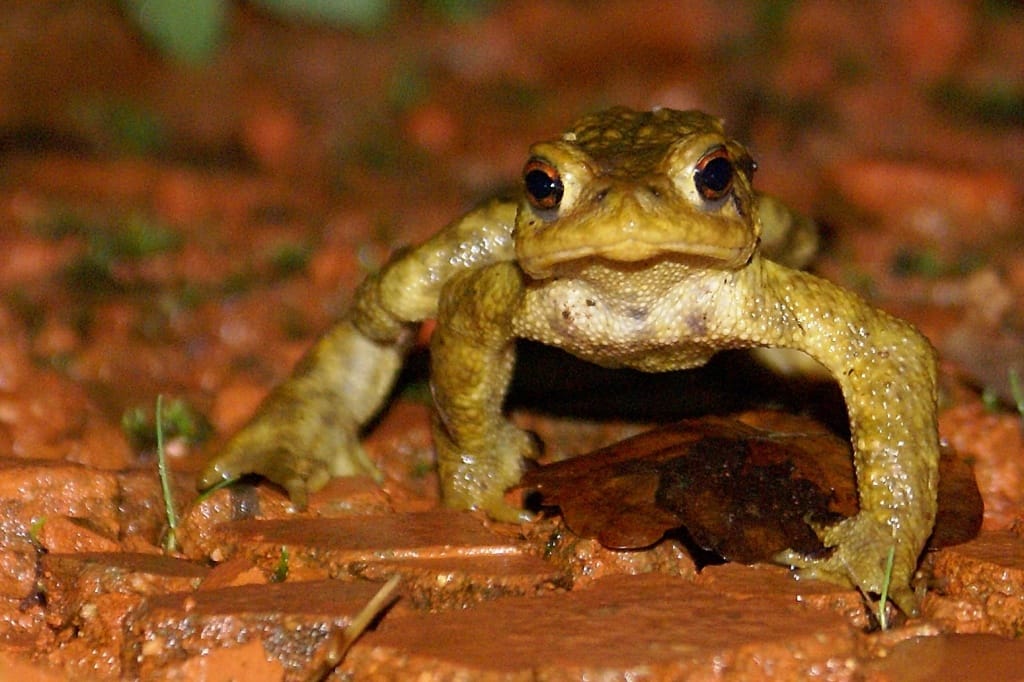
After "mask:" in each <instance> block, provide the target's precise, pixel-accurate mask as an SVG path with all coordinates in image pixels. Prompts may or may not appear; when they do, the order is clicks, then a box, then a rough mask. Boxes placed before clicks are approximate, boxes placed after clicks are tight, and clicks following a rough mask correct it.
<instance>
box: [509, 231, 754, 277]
mask: <svg viewBox="0 0 1024 682" xmlns="http://www.w3.org/2000/svg"><path fill="white" fill-rule="evenodd" d="M530 251H531V249H529V248H521V249H520V252H519V266H520V267H521V268H522V269H523V271H524V272H525V273H526V274H528V275H530V276H531V277H533V278H536V279H542V278H545V277H550V276H551V275H553V274H554V273H555V271H557V270H559V269H560V268H559V266H563V265H572V264H575V263H579V262H583V261H588V260H591V261H592V260H602V261H610V262H612V263H623V264H632V263H643V262H647V261H656V260H662V259H671V260H685V261H692V262H693V263H694V264H697V263H699V264H701V265H703V266H704V267H709V268H723V269H726V268H731V267H737V266H739V265H742V264H743V263H745V262H746V261H747V260H749V258H750V254H751V253H752V252H753V248H752V247H751V246H748V245H743V246H732V247H727V246H720V245H714V244H700V243H696V244H695V243H692V242H650V241H644V240H640V239H634V238H630V239H622V240H619V241H616V242H612V243H610V244H601V245H595V244H589V245H586V246H578V247H574V248H567V249H558V250H555V251H550V252H544V253H530Z"/></svg>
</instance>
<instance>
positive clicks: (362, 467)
mask: <svg viewBox="0 0 1024 682" xmlns="http://www.w3.org/2000/svg"><path fill="white" fill-rule="evenodd" d="M268 407H269V408H270V409H267V410H263V411H261V412H260V413H259V415H258V416H257V417H256V418H255V419H254V420H253V421H252V422H251V423H250V424H249V425H248V426H246V427H245V428H244V429H243V430H242V431H240V432H239V433H238V434H236V435H235V436H234V437H233V438H232V439H231V440H230V441H229V442H228V444H227V445H226V446H225V448H224V450H222V451H221V452H220V453H219V454H218V455H216V456H215V457H214V458H213V459H212V460H211V461H210V462H209V463H208V464H207V465H206V468H205V469H204V470H203V471H202V473H201V474H200V476H199V480H198V486H199V488H200V489H201V490H205V489H207V488H210V487H212V486H214V485H216V484H218V483H221V482H223V481H231V480H234V479H237V478H241V477H242V476H245V475H247V474H258V475H260V476H263V477H265V478H267V479H269V480H271V481H273V482H274V483H276V484H278V485H280V486H281V487H283V488H284V489H285V491H287V493H288V497H289V498H291V501H292V503H293V504H294V505H295V506H296V507H297V508H299V509H304V508H305V506H306V503H307V501H308V498H309V495H310V493H313V492H316V491H317V490H319V489H320V488H322V487H323V486H324V485H325V484H326V483H327V481H328V480H329V479H330V478H331V477H332V476H352V475H356V474H369V475H371V476H373V477H374V478H377V479H379V472H378V470H377V468H376V466H375V465H374V464H373V462H372V461H370V459H369V458H368V457H367V456H366V453H365V452H364V451H363V448H362V446H361V445H360V444H359V440H358V438H357V436H356V432H355V431H356V429H355V426H354V425H352V423H351V422H348V421H347V420H343V419H341V418H340V416H339V415H338V414H336V413H335V414H331V415H327V416H329V418H325V419H315V418H311V417H310V415H309V414H308V412H307V413H306V414H305V415H304V416H303V418H301V419H299V420H295V419H294V418H293V417H294V416H295V413H294V412H293V411H291V410H280V409H274V408H275V407H280V403H279V402H278V404H276V405H275V404H274V403H273V402H271V404H270V405H268Z"/></svg>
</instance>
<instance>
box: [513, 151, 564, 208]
mask: <svg viewBox="0 0 1024 682" xmlns="http://www.w3.org/2000/svg"><path fill="white" fill-rule="evenodd" d="M523 185H524V186H525V188H526V198H527V199H529V200H530V203H531V204H532V205H533V207H534V208H536V209H540V210H542V211H548V210H551V209H553V208H558V204H560V203H561V201H562V195H563V194H564V193H565V187H564V186H563V185H562V177H561V175H559V173H558V169H557V168H555V167H554V166H552V165H551V164H550V163H548V162H547V161H544V160H543V159H530V160H529V161H527V162H526V166H525V167H524V168H523Z"/></svg>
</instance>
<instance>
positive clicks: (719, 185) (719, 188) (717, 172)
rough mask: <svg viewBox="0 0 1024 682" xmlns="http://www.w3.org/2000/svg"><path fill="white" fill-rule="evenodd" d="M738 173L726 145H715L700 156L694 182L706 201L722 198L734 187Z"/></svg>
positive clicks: (694, 173) (695, 169) (694, 172)
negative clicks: (734, 179) (733, 183)
mask: <svg viewBox="0 0 1024 682" xmlns="http://www.w3.org/2000/svg"><path fill="white" fill-rule="evenodd" d="M735 174H736V169H735V168H734V167H733V164H732V159H730V158H729V152H727V151H726V150H725V147H715V148H714V149H712V150H711V151H709V152H708V153H707V154H705V155H704V156H702V157H701V158H700V161H698V162H697V166H696V167H695V168H694V171H693V182H694V184H695V185H696V186H697V191H698V192H699V193H700V195H701V197H703V198H704V199H705V200H706V201H716V200H718V199H721V198H722V197H724V196H725V195H726V194H728V193H729V190H731V189H732V180H733V177H734V176H735Z"/></svg>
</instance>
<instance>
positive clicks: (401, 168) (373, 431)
mask: <svg viewBox="0 0 1024 682" xmlns="http://www.w3.org/2000/svg"><path fill="white" fill-rule="evenodd" d="M126 4H130V3H126ZM261 6H262V3H231V4H229V5H227V14H226V16H225V18H224V19H225V25H224V29H225V30H224V32H223V35H222V36H221V40H220V43H219V44H217V45H215V49H214V50H213V51H212V52H210V53H209V54H207V55H206V56H205V57H204V58H196V59H195V60H193V61H189V62H187V61H183V60H182V59H181V58H180V57H176V56H174V55H173V54H171V53H169V52H167V51H161V50H160V49H158V46H156V45H155V44H153V43H150V42H147V40H146V38H145V37H144V36H143V34H142V33H141V32H140V30H139V29H138V28H137V27H136V26H135V25H133V23H132V22H131V21H130V20H129V17H128V16H127V15H126V14H122V12H121V11H119V9H118V7H119V4H118V3H114V2H109V1H108V0H72V1H70V2H69V1H67V0H61V1H57V0H12V1H10V2H7V3H6V4H5V8H4V15H5V18H4V21H3V22H2V26H0V46H2V48H0V510H2V513H0V677H3V678H4V679H8V678H13V677H14V676H15V675H18V676H25V678H26V679H44V680H49V679H53V680H58V679H76V680H112V679H147V680H148V679H211V680H227V679H267V680H273V679H288V680H293V679H315V678H316V677H317V676H319V677H322V678H327V679H338V680H341V679H385V680H386V679H410V678H415V679H487V680H532V679H545V680H573V679H581V678H587V679H636V678H644V679H718V678H723V679H769V678H770V679H800V678H807V677H810V678H820V679H836V680H845V679H863V680H931V679H943V678H945V679H975V680H988V679H991V680H1007V679H1014V678H1020V677H1021V675H1022V673H1021V671H1022V670H1024V640H1022V635H1024V439H1022V419H1024V416H1022V413H1024V364H1022V363H1024V248H1022V246H1024V156H1022V155H1021V154H1020V150H1021V149H1024V80H1022V78H1024V76H1022V72H1021V70H1020V68H1019V67H1020V65H1021V64H1022V63H1024V10H1022V9H1021V6H1020V4H1019V3H1015V2H1001V1H999V0H989V1H985V2H974V3H968V2H953V1H952V0H939V1H936V0H929V1H927V2H925V1H916V0H915V1H912V2H904V3H881V2H879V3H867V5H864V4H851V3H845V2H839V1H835V2H830V1H827V0H822V1H820V2H811V1H805V2H756V3H751V2H704V1H701V0H698V1H696V2H687V3H678V4H677V5H673V6H671V7H670V6H668V5H666V4H665V3H654V2H646V1H640V2H626V3H623V2H596V1H595V2H587V3H580V2H571V1H569V0H559V1H556V2H534V1H530V2H516V3H507V2H484V3H441V2H422V3H392V11H391V13H390V14H389V15H388V16H386V17H384V19H383V23H381V24H379V25H377V26H376V27H363V28H358V29H357V28H352V27H347V28H346V27H341V28H339V27H333V26H327V25H325V24H323V23H319V22H317V21H314V20H309V19H302V18H298V17H295V16H288V17H280V16H275V15H272V14H269V13H267V12H266V11H264V10H262V9H261V8H260V7H261ZM165 48H166V45H165ZM612 104H624V105H629V106H632V107H634V108H650V107H654V106H669V107H673V108H682V109H685V108H700V109H704V110H707V111H710V112H713V113H715V114H717V115H719V116H721V117H723V118H724V119H725V120H726V121H727V124H728V127H729V128H730V130H731V131H732V132H733V133H734V134H735V135H736V136H737V137H738V138H740V139H741V140H743V141H744V142H746V143H747V144H748V145H749V146H750V148H751V149H752V150H753V152H754V155H755V157H756V158H757V161H758V172H757V184H758V186H759V187H760V188H761V189H764V190H767V191H770V192H773V193H775V194H777V195H779V196H781V197H782V198H784V199H785V200H786V201H787V202H789V203H790V204H792V205H793V206H794V207H796V208H798V209H800V210H802V211H804V212H806V213H807V214H809V215H811V216H813V217H814V218H815V219H816V220H817V221H818V222H819V224H820V225H821V226H822V229H823V236H824V239H823V245H822V253H821V255H820V257H819V258H818V259H817V260H816V261H815V262H814V264H813V266H812V267H813V269H814V270H815V271H816V272H818V273H819V274H821V275H822V276H825V277H828V278H830V279H832V280H834V281H836V282H838V283H840V284H842V285H844V286H846V287H849V288H851V289H854V290H856V291H858V292H859V293H861V294H862V295H863V296H865V297H866V298H868V299H869V300H871V301H872V302H873V303H875V304H876V305H878V306H879V307H881V308H884V309H886V310H888V311H890V312H892V313H894V314H897V315H899V316H902V317H905V318H906V319H909V320H911V321H912V322H914V323H915V324H916V325H918V326H919V328H920V329H921V330H922V331H923V332H924V333H925V334H926V335H927V336H928V337H929V338H930V339H931V340H932V342H933V343H934V344H935V346H936V347H937V348H938V350H939V354H940V360H941V365H940V372H941V396H940V400H941V413H940V431H941V436H942V438H943V439H944V441H945V442H946V443H947V444H948V445H949V446H950V447H951V448H952V449H953V450H955V452H956V453H957V456H958V457H959V458H960V459H962V460H963V461H964V462H966V463H968V464H970V465H971V466H972V467H973V471H974V476H975V478H976V480H977V483H978V488H979V490H980V494H981V498H982V500H983V504H984V515H983V520H982V524H981V526H982V527H981V531H980V533H979V534H978V536H977V537H976V538H975V539H973V540H971V541H969V542H966V543H963V544H958V545H955V546H951V547H945V548H942V549H939V550H935V551H932V552H929V553H928V554H927V555H926V556H925V557H924V559H923V561H922V566H921V572H920V576H919V580H918V586H919V592H920V596H921V613H920V615H918V616H915V617H912V618H911V617H907V616H906V615H904V614H899V613H897V612H895V611H894V610H892V609H889V610H888V611H887V612H886V613H885V615H884V617H882V614H881V613H880V611H879V607H878V604H877V603H876V602H874V601H872V600H869V599H867V598H866V597H865V596H864V595H861V594H858V593H857V592H855V591H852V590H850V589H847V588H843V587H838V586H834V585H828V584H823V583H818V582H814V581H810V580H796V579H795V578H794V577H793V575H791V574H790V572H789V571H788V570H787V569H785V568H783V567H777V566H771V565H767V564H754V565H749V566H748V565H743V564H738V563H722V562H720V561H718V560H716V559H715V557H710V556H707V555H705V554H703V553H701V552H699V551H697V550H696V549H695V548H694V547H693V546H692V543H688V542H687V541H686V538H685V537H682V536H681V535H679V534H671V533H670V534H669V536H668V537H667V538H666V539H665V540H663V541H661V542H658V543H655V544H654V545H652V546H650V547H647V548H642V549H632V550H628V551H627V550H613V549H608V548H605V547H603V546H602V545H601V544H600V543H599V542H597V541H596V540H592V539H584V538H581V537H577V536H576V535H574V534H573V533H572V532H571V531H570V530H569V529H568V528H567V527H566V526H565V525H564V523H563V521H562V519H561V517H560V516H559V515H558V514H557V513H555V512H554V511H552V510H549V511H548V512H546V513H543V514H540V515H539V516H538V518H537V520H536V521H535V522H533V523H529V524H526V525H525V526H522V527H518V526H515V527H514V526H506V525H501V524H494V523H491V522H489V521H488V520H487V519H485V518H483V517H482V516H479V515H477V514H474V513H468V512H453V511H449V510H445V509H443V508H442V507H441V506H440V504H439V501H438V494H437V480H436V472H435V468H434V459H433V451H432V445H431V439H430V433H429V406H428V403H429V388H428V385H427V378H426V373H425V371H424V367H425V362H424V356H425V345H424V344H425V341H426V339H427V338H428V336H429V325H427V327H428V329H427V330H425V331H424V333H423V334H422V335H421V340H420V345H419V347H418V348H417V349H416V350H415V351H414V353H413V357H412V358H411V360H410V363H409V368H408V370H407V371H406V373H405V374H404V375H403V378H402V381H401V382H400V385H399V387H398V389H396V392H395V395H394V397H393V399H392V400H391V401H390V402H389V404H388V407H387V408H386V409H385V410H384V412H383V413H382V414H381V416H380V417H379V419H378V420H377V421H376V422H375V423H374V424H373V425H372V427H371V428H370V429H368V431H367V434H366V444H367V449H368V451H369V453H370V455H371V456H372V457H373V458H374V459H375V461H377V462H378V464H379V465H380V468H381V470H382V472H383V474H384V480H383V482H382V483H381V484H378V483H376V482H374V481H372V480H370V479H364V478H348V479H338V480H334V481H332V482H330V483H329V484H328V485H327V487H326V488H325V489H323V490H322V491H320V492H318V493H316V494H315V495H313V496H312V498H311V500H310V504H309V507H308V509H306V510H305V511H303V512H298V511H296V510H295V509H293V508H292V507H291V505H290V504H289V502H288V500H287V498H286V497H285V496H284V495H283V494H282V492H281V491H280V490H278V489H276V488H274V487H273V486H271V485H268V484H266V483H264V482H261V481H258V480H252V481H244V482H243V483H241V484H239V485H236V486H233V487H231V488H227V489H222V490H219V491H217V492H215V493H214V494H212V495H210V496H207V497H205V498H203V499H198V498H197V496H196V493H195V490H194V487H195V485H194V480H195V475H196V472H197V470H198V469H199V467H200V466H201V464H202V462H203V461H205V459H206V458H208V457H209V456H210V455H211V454H212V453H214V452H216V451H217V449H218V447H219V446H220V445H221V444H222V443H223V442H224V439H225V438H226V437H227V436H228V435H229V434H231V433H232V432H233V431H234V430H236V429H237V428H238V427H239V426H240V425H241V424H242V423H244V421H245V420H246V419H247V417H248V416H249V415H251V413H252V412H253V410H254V409H255V407H256V405H257V404H258V403H259V401H260V400H261V399H262V398H263V397H264V396H265V395H266V393H267V391H268V390H269V389H270V388H271V387H272V386H273V385H275V384H276V383H277V382H280V381H281V380H282V379H284V378H285V377H286V376H287V375H288V373H289V371H290V369H291V367H292V366H293V365H294V364H295V362H296V361H297V360H298V359H299V358H300V357H301V355H302V353H303V352H304V350H305V349H306V348H308V347H309V345H310V344H311V342H312V341H313V340H314V339H315V338H316V337H317V335H318V334H319V333H321V332H322V331H323V330H325V329H326V328H328V326H329V325H330V324H331V322H332V321H333V320H335V319H337V318H338V316H339V315H341V314H342V313H343V312H344V310H345V309H346V306H347V305H348V304H349V302H350V301H351V296H352V292H353V290H354V288H355V286H356V285H357V284H358V282H359V281H360V279H361V278H362V277H363V276H364V275H365V274H366V273H367V272H370V271H372V270H374V269H375V268H377V267H379V266H380V264H381V263H383V262H384V260H385V259H386V258H387V256H388V254H389V253H391V252H393V251H394V250H395V249H397V248H400V247H401V246H403V245H408V244H413V243H416V242H418V241H420V240H422V239H424V238H425V237H426V236H428V235H430V234H431V233H432V232H434V231H436V230H437V229H439V228H440V227H441V226H443V225H444V224H445V223H446V222H448V221H449V220H451V219H452V218H454V217H456V216H458V215H459V214H460V213H461V212H463V211H465V210H466V209H467V208H469V207H471V206H472V205H473V204H474V203H476V202H478V201H480V200H482V199H483V198H485V197H487V196H490V195H493V194H495V193H501V192H506V191H508V190H509V188H513V189H514V187H515V183H516V178H517V176H518V173H519V171H520V169H521V167H522V164H523V162H524V160H525V159H524V153H525V150H526V149H527V147H528V145H529V144H530V143H531V142H533V141H535V140H537V139H541V138H546V137H549V136H551V135H552V134H555V133H557V132H558V131H559V130H561V129H563V128H564V127H565V126H566V125H567V124H568V123H570V122H571V121H572V120H573V119H575V118H576V117H577V116H578V115H580V114H581V113H584V112H587V111H592V110H595V109H599V108H604V107H607V106H609V105H612ZM522 350H523V352H522V353H521V355H520V363H519V367H518V369H517V377H516V380H515V384H514V388H513V392H512V395H511V396H510V400H509V405H508V407H509V410H510V411H511V413H512V415H513V418H514V419H515V420H516V421H517V423H519V424H520V425H522V426H524V427H526V428H529V429H532V430H533V431H535V432H537V433H538V434H539V435H540V437H541V439H542V440H543V441H544V443H545V445H546V450H545V453H544V461H545V462H549V461H555V460H559V459H564V458H566V457H569V456H572V455H577V454H580V453H586V452H589V451H592V450H595V449H597V448H600V447H604V446H607V445H609V444H610V443H614V442H616V441H618V440H620V439H622V438H624V437H627V436H630V435H634V434H636V433H638V432H641V431H643V430H645V429H647V428H650V427H651V426H652V425H656V424H658V423H664V422H671V421H675V420H677V419H681V418H684V417H686V418H695V417H700V416H701V415H704V414H726V413H730V412H736V411H740V410H746V409H750V408H760V407H766V406H769V407H773V408H776V409H782V410H784V411H787V412H791V413H793V414H799V415H810V416H813V417H815V418H817V419H820V420H822V422H823V423H824V424H828V425H831V426H833V427H835V428H836V429H837V430H838V432H839V434H840V435H842V422H843V407H842V404H841V403H837V397H836V395H835V391H834V388H833V387H832V386H830V385H829V384H828V383H827V382H825V383H822V382H819V381H813V380H806V379H799V378H786V377H778V376H774V375H772V374H770V373H769V372H768V371H767V370H765V369H764V368H763V367H761V366H759V365H758V364H757V363H756V362H755V361H753V360H751V359H750V358H749V357H746V356H742V355H726V356H725V357H724V358H719V359H717V360H716V361H713V362H712V363H711V365H710V366H709V367H708V368H706V369H702V370H695V371H692V372H687V373H681V374H673V375H666V376H644V375H639V374H631V373H622V372H619V373H615V372H606V371H597V370H594V369H592V368H589V367H587V366H586V365H583V364H582V363H576V362H574V361H571V360H570V359H568V358H566V357H565V356H562V355H560V354H558V353H556V352H553V351H550V350H545V349H541V348H534V347H526V348H523V349H522ZM895 380H898V378H895ZM158 396H161V397H162V404H163V410H162V415H163V420H162V422H163V424H162V426H163V429H162V432H161V433H162V439H161V440H162V445H163V450H164V452H165V454H166V458H167V460H168V466H169V468H170V474H169V480H168V485H167V492H166V493H165V492H164V490H163V489H162V486H161V482H160V479H159V478H158V459H157V457H156V451H157V437H156V432H157V430H156V425H155V423H154V421H155V420H154V414H155V407H156V402H157V397H158ZM168 498H169V499H170V502H171V506H172V507H173V509H174V510H175V511H176V514H175V516H176V517H177V523H176V528H175V529H174V531H173V533H169V527H168V526H169V522H168V512H167V506H168V505H167V502H166V500H167V499H168ZM523 501H526V502H529V500H528V499H524V500H523ZM169 535H173V540H174V541H173V542H170V541H169V540H168V536H169ZM395 575H398V576H399V577H400V578H401V582H400V586H399V588H398V593H397V599H392V600H390V601H389V604H388V606H387V608H386V609H384V610H383V611H382V612H381V613H379V614H378V615H377V617H376V618H373V619H372V620H371V622H370V623H369V625H368V627H366V628H365V630H362V629H360V633H361V634H360V636H359V637H358V638H356V639H355V641H354V642H353V643H351V646H350V647H349V648H348V649H347V650H346V651H343V652H342V653H343V656H342V660H341V662H340V663H339V664H338V665H337V666H336V667H334V668H331V667H330V666H326V665H325V664H324V651H325V649H326V648H327V647H328V646H330V645H331V644H332V643H333V644H336V643H337V642H338V641H340V638H341V637H342V636H343V635H342V633H344V632H346V628H348V627H349V625H350V624H351V623H353V622H354V621H355V620H356V619H357V617H358V614H360V612H361V611H362V610H363V609H364V607H365V606H366V605H367V604H368V603H369V602H371V600H372V599H373V597H374V595H375V594H376V593H377V591H378V590H379V589H380V587H381V585H383V584H385V582H386V581H388V579H389V578H391V577H392V576H395ZM880 618H881V619H884V621H885V625H886V628H885V629H882V628H881V627H880ZM353 632H354V630H352V631H349V633H350V634H352V633H353Z"/></svg>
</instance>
